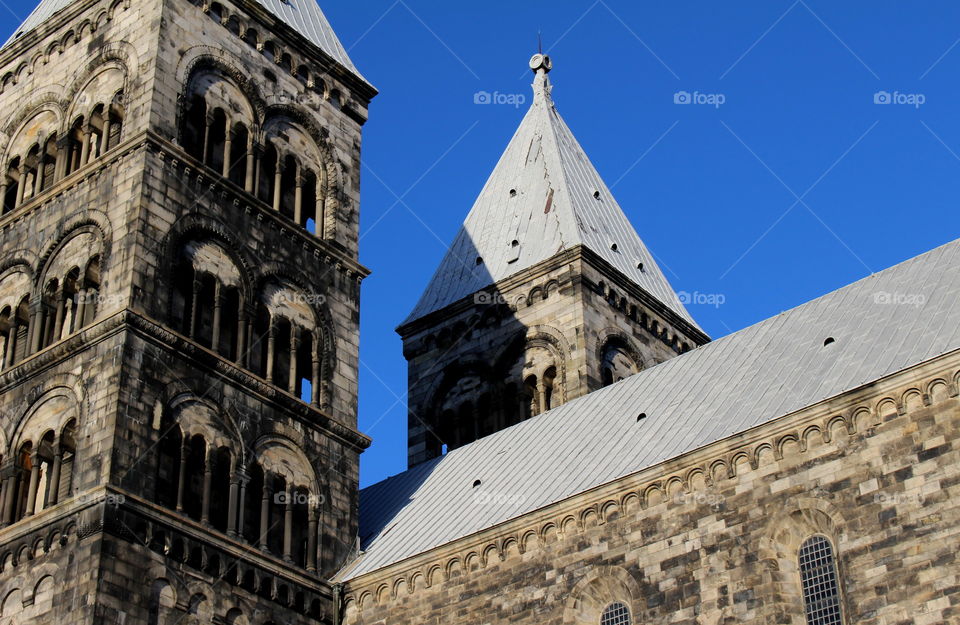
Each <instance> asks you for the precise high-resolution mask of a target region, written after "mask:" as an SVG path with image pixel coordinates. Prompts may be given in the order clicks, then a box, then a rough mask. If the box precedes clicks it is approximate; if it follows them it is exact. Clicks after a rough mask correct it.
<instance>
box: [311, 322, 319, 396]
mask: <svg viewBox="0 0 960 625" xmlns="http://www.w3.org/2000/svg"><path fill="white" fill-rule="evenodd" d="M315 332H316V333H317V334H319V332H317V331H315ZM312 364H313V371H311V372H310V373H311V376H312V377H311V378H310V379H311V387H310V403H311V404H313V405H314V406H319V405H320V338H319V337H317V338H316V339H315V340H314V342H313V363H312Z"/></svg>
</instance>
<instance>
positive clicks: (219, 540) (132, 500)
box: [105, 486, 332, 597]
mask: <svg viewBox="0 0 960 625" xmlns="http://www.w3.org/2000/svg"><path fill="white" fill-rule="evenodd" d="M105 490H106V491H107V492H109V493H112V494H115V495H118V496H119V497H116V500H117V501H122V502H123V503H121V504H119V508H121V509H127V510H131V511H133V512H134V513H135V514H136V515H137V516H141V517H144V518H146V519H148V520H150V521H153V522H155V523H159V524H163V525H166V526H170V527H173V528H176V529H178V530H179V531H181V532H182V533H184V534H186V535H188V536H194V537H196V538H197V539H198V540H202V541H203V542H204V543H206V544H209V545H211V546H214V547H216V548H218V549H220V550H222V551H224V552H226V553H227V554H229V556H230V557H231V558H232V559H233V560H236V561H241V560H242V561H247V562H252V563H255V564H256V565H257V566H258V567H260V568H262V569H265V570H266V571H267V572H269V573H270V574H271V575H276V576H278V577H284V578H287V579H289V580H291V581H294V582H296V583H298V584H301V585H303V586H305V587H307V588H310V589H311V590H313V591H316V592H320V594H323V595H324V596H326V597H330V596H331V595H332V590H331V584H330V583H329V582H328V581H326V580H324V579H321V578H319V577H316V576H314V575H310V574H308V573H307V572H306V571H305V570H304V569H301V568H299V567H296V566H293V565H290V564H288V563H286V562H284V561H283V559H282V558H278V557H276V556H274V555H271V554H268V553H264V552H262V551H260V550H259V549H257V548H256V547H254V546H252V545H250V544H248V543H245V542H241V541H239V540H235V539H233V538H230V537H229V536H227V535H226V534H221V533H220V532H217V531H215V530H210V528H208V527H205V526H204V525H202V524H200V523H198V522H196V521H194V520H193V519H191V518H189V517H186V516H184V515H182V514H177V513H175V512H173V511H171V510H168V509H167V508H164V507H162V506H158V505H156V504H154V503H152V502H150V501H147V500H146V499H144V498H142V497H139V496H138V495H135V494H133V493H130V492H127V491H125V490H123V489H121V488H117V487H114V486H109V487H107V488H106V489H105ZM107 529H108V530H111V533H113V534H117V535H120V537H127V538H129V537H131V536H132V535H133V529H132V528H129V527H123V526H117V525H113V526H111V525H110V524H108V525H107ZM137 538H139V537H137Z"/></svg>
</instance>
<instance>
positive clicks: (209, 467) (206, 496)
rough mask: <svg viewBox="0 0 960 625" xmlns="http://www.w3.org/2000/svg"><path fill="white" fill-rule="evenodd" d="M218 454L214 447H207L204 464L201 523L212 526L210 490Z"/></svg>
mask: <svg viewBox="0 0 960 625" xmlns="http://www.w3.org/2000/svg"><path fill="white" fill-rule="evenodd" d="M215 455H216V452H215V450H214V448H213V447H212V446H209V445H208V446H207V457H206V459H205V460H204V463H203V502H202V505H201V507H200V522H201V523H203V524H204V525H209V524H210V489H211V487H212V486H213V464H214V462H216V459H215Z"/></svg>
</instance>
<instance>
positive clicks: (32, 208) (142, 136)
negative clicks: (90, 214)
mask: <svg viewBox="0 0 960 625" xmlns="http://www.w3.org/2000/svg"><path fill="white" fill-rule="evenodd" d="M145 143H146V133H143V132H141V133H138V134H136V135H134V136H132V137H131V138H129V139H127V140H126V141H124V142H123V143H121V144H120V145H118V146H116V147H114V148H111V149H110V150H109V151H108V152H107V153H106V154H104V155H103V156H101V157H99V158H97V159H95V160H91V161H90V162H89V163H87V164H86V165H84V166H83V167H81V168H79V169H78V170H77V171H75V172H73V173H71V174H70V175H68V176H64V177H63V178H61V179H60V180H57V182H56V184H54V185H53V186H52V187H50V188H49V189H47V190H45V191H42V192H41V193H38V194H37V195H35V196H34V197H32V198H30V199H29V200H27V201H25V202H24V203H23V204H21V205H20V206H18V207H17V208H16V209H14V210H13V211H12V212H10V213H9V214H7V215H4V216H3V218H2V219H0V230H6V229H7V228H9V227H10V226H11V225H14V224H16V222H18V221H20V220H21V219H24V218H25V217H28V216H30V215H31V214H33V213H35V212H36V211H38V210H41V209H44V208H45V207H46V206H48V205H49V204H51V203H53V202H56V201H57V200H59V199H60V198H61V197H62V196H63V195H65V194H66V193H68V192H69V191H72V190H73V189H74V188H76V187H78V186H80V185H82V184H84V183H85V182H87V181H88V180H91V179H94V178H97V177H99V176H100V175H101V174H102V173H103V171H104V170H106V169H109V168H110V167H111V166H113V165H115V164H116V163H117V162H119V161H121V160H123V159H124V158H126V157H128V156H130V155H131V154H133V153H135V152H137V151H138V150H139V149H140V148H142V147H143V146H144V145H145Z"/></svg>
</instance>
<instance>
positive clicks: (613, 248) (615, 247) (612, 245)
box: [610, 241, 617, 252]
mask: <svg viewBox="0 0 960 625" xmlns="http://www.w3.org/2000/svg"><path fill="white" fill-rule="evenodd" d="M610 249H611V250H613V251H614V252H616V251H617V244H616V243H614V242H613V241H611V242H610Z"/></svg>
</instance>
